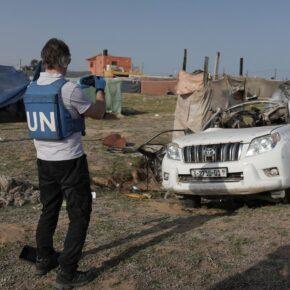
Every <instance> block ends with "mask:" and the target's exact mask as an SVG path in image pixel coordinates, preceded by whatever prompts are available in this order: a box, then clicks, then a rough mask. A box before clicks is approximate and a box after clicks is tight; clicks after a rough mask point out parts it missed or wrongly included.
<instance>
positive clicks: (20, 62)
mask: <svg viewBox="0 0 290 290" xmlns="http://www.w3.org/2000/svg"><path fill="white" fill-rule="evenodd" d="M21 68H22V59H21V58H20V60H19V70H21Z"/></svg>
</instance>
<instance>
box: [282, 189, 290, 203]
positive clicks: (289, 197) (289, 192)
mask: <svg viewBox="0 0 290 290" xmlns="http://www.w3.org/2000/svg"><path fill="white" fill-rule="evenodd" d="M282 202H283V203H284V204H290V188H287V189H286V190H285V197H284V198H283V199H282Z"/></svg>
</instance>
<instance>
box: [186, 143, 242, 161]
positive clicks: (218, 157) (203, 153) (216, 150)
mask: <svg viewBox="0 0 290 290" xmlns="http://www.w3.org/2000/svg"><path fill="white" fill-rule="evenodd" d="M242 149H243V144H242V143H240V142H239V143H225V144H211V145H195V146H186V147H184V148H183V159H184V162H185V163H210V162H225V161H236V160H239V159H240V157H241V152H242Z"/></svg>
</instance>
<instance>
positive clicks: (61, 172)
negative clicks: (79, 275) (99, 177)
mask: <svg viewBox="0 0 290 290" xmlns="http://www.w3.org/2000/svg"><path fill="white" fill-rule="evenodd" d="M37 165H38V175H39V188H40V201H41V203H42V205H43V208H42V213H41V216H40V218H39V222H38V226H37V231H36V244H37V255H38V256H39V257H43V258H46V257H48V256H50V255H52V254H53V253H54V248H53V235H54V232H55V228H56V225H57V221H58V216H59V211H60V209H61V205H62V201H63V199H64V198H65V199H66V209H67V212H68V217H69V227H68V232H67V235H66V238H65V242H64V249H63V252H62V254H61V256H60V258H59V263H60V266H61V268H62V270H64V271H66V272H71V271H75V270H76V269H77V267H78V261H79V260H80V258H81V254H82V249H83V245H84V242H85V239H86V234H87V229H88V225H89V222H90V214H91V211H92V195H91V189H90V176H89V171H88V163H87V158H86V155H83V156H82V157H79V158H76V159H72V160H65V161H44V160H40V159H38V160H37Z"/></svg>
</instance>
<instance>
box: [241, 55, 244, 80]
mask: <svg viewBox="0 0 290 290" xmlns="http://www.w3.org/2000/svg"><path fill="white" fill-rule="evenodd" d="M243 74H244V58H243V57H241V58H240V76H243Z"/></svg>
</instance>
